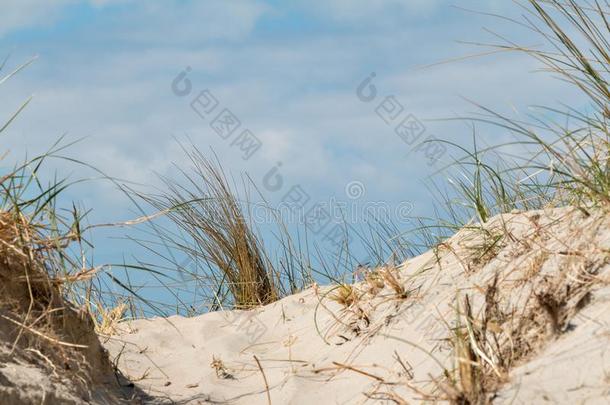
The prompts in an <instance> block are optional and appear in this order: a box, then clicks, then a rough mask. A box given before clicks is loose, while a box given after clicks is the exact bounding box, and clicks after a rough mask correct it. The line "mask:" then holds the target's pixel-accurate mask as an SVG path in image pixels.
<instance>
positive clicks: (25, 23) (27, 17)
mask: <svg viewBox="0 0 610 405" xmlns="http://www.w3.org/2000/svg"><path fill="white" fill-rule="evenodd" d="M74 3H75V0H56V1H45V0H5V1H3V2H2V6H1V9H2V12H1V13H0V38H1V37H2V36H4V35H6V34H7V33H9V32H11V31H14V30H23V29H27V28H31V27H39V26H48V25H51V24H53V23H54V22H55V21H56V20H57V19H58V18H59V17H61V10H62V8H64V7H65V6H67V5H69V4H74Z"/></svg>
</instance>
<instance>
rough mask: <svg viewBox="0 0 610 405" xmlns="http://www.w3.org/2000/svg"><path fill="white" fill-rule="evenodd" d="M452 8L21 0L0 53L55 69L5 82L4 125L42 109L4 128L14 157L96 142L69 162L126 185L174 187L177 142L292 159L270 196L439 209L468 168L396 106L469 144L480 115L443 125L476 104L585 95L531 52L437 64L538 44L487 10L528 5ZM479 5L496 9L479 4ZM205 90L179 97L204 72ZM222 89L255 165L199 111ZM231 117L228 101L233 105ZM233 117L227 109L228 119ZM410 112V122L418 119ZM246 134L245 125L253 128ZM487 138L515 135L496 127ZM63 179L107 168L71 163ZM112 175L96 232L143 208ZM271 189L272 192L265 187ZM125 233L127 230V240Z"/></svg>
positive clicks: (382, 0)
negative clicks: (439, 184)
mask: <svg viewBox="0 0 610 405" xmlns="http://www.w3.org/2000/svg"><path fill="white" fill-rule="evenodd" d="M456 3H457V2H455V1H445V0H412V1H409V0H404V1H397V0H378V1H363V0H327V1H320V2H312V1H305V0H294V1H279V0H276V1H255V0H253V1H241V0H235V1H225V0H203V1H186V0H171V1H170V0H167V1H160V0H158V1H156V0H151V1H139V2H136V1H132V0H92V1H76V0H57V1H53V2H47V1H38V0H28V1H23V0H22V1H19V0H9V1H8V2H3V6H2V9H3V10H2V15H0V54H1V55H5V54H10V55H11V56H10V59H9V62H8V65H7V70H10V69H11V68H14V67H16V66H18V65H19V64H20V63H23V62H25V61H27V60H28V59H29V58H31V57H32V56H34V55H37V56H38V59H37V60H36V61H35V63H34V64H32V65H31V66H30V67H28V68H27V69H26V70H24V71H22V72H21V73H20V74H19V75H17V76H15V77H14V78H12V79H11V80H10V81H9V82H7V83H5V84H4V85H3V86H2V87H0V117H8V116H10V114H11V112H12V111H14V110H15V109H16V108H17V107H18V106H19V104H20V103H21V102H22V101H23V100H24V99H26V98H27V97H28V96H30V95H34V98H33V101H32V103H31V104H30V105H29V106H28V108H27V109H26V110H25V111H24V113H23V114H22V115H21V116H20V117H19V119H18V120H17V121H16V122H15V123H14V124H13V125H12V126H11V127H10V128H9V130H8V131H7V132H6V133H5V134H4V135H3V136H2V138H1V139H2V144H1V145H2V149H8V150H9V151H10V154H9V156H8V157H7V158H5V160H4V162H3V163H5V164H6V163H10V162H13V161H18V160H19V159H21V158H22V157H23V155H24V154H25V153H26V152H27V153H28V154H29V155H34V154H36V153H39V152H42V151H44V150H45V149H46V148H47V147H48V146H50V145H51V144H52V143H53V142H54V141H55V140H56V139H57V137H58V136H60V135H61V134H64V133H65V134H67V139H69V140H74V139H78V138H81V137H85V139H84V140H83V141H81V142H80V143H79V144H77V145H75V146H73V147H72V148H71V149H70V150H69V152H68V154H69V155H70V156H72V157H75V158H78V159H81V160H83V161H85V162H87V163H89V164H92V165H94V166H96V167H97V168H99V169H100V170H102V171H104V172H105V173H106V174H108V175H109V176H113V177H118V178H121V179H124V180H128V181H132V182H136V183H138V184H142V185H143V186H142V187H145V186H144V185H146V186H154V185H156V184H157V185H158V182H157V181H156V180H155V175H154V174H153V173H155V172H156V173H160V174H165V175H168V176H170V177H171V176H174V175H175V171H174V170H173V169H172V164H173V163H176V164H178V165H181V164H182V165H184V164H185V158H184V156H183V154H182V152H181V151H180V148H179V146H178V145H177V143H176V141H175V139H174V137H177V138H178V139H181V140H185V139H186V137H187V136H188V137H189V138H190V139H191V140H192V141H193V143H194V144H195V145H196V146H197V147H199V148H200V149H201V150H204V151H208V150H210V148H213V150H214V151H215V152H216V153H217V154H218V156H219V159H220V160H221V162H222V164H223V166H224V167H225V169H226V170H227V171H230V172H231V173H232V174H233V175H235V176H239V175H240V173H244V172H247V173H248V174H249V175H250V176H251V177H252V179H253V180H254V181H255V183H256V184H257V185H259V186H260V185H261V184H262V179H263V177H264V176H265V174H266V173H268V172H269V170H270V169H271V168H272V167H274V166H275V165H276V164H277V163H278V162H281V175H282V176H283V178H284V179H285V184H286V185H285V186H284V188H283V189H282V190H280V191H278V192H269V191H266V192H265V197H266V198H267V199H268V200H269V201H271V202H272V203H273V204H278V203H279V202H280V201H281V200H282V197H283V195H284V194H285V192H286V191H287V190H288V188H289V187H291V186H292V185H300V186H302V188H303V189H304V190H306V191H307V193H308V195H309V196H310V204H312V203H314V202H316V201H328V200H329V199H330V198H335V199H336V200H340V201H343V200H346V201H350V199H349V197H348V196H346V191H345V189H346V185H348V184H353V183H354V182H357V183H358V184H359V185H362V186H363V187H364V192H363V193H361V194H362V195H360V196H359V199H358V201H359V203H365V202H367V201H373V202H379V201H382V202H387V204H389V205H391V206H392V207H395V206H398V205H399V204H401V203H404V202H408V203H410V204H412V206H413V211H412V214H413V215H427V214H429V213H430V207H431V200H430V195H429V193H428V191H427V190H426V189H425V187H424V181H425V179H426V178H427V176H429V175H430V174H431V173H433V172H434V171H435V170H436V169H437V168H438V167H440V166H442V165H443V164H444V163H447V161H448V160H449V159H450V154H449V153H447V154H445V155H444V156H443V157H442V158H441V160H440V161H439V162H437V163H436V164H433V165H430V164H428V163H429V159H427V157H426V153H425V151H422V150H419V151H417V150H416V151H414V150H413V149H414V147H413V145H408V144H406V143H405V142H404V141H403V140H402V139H400V137H398V136H397V135H396V133H395V132H394V125H395V123H393V124H392V125H388V124H386V123H385V122H384V121H383V119H382V118H380V116H379V115H377V114H376V113H375V109H376V108H377V106H378V105H379V103H380V102H381V101H382V100H383V99H384V98H385V97H387V96H394V97H395V100H397V101H398V102H400V104H401V105H402V106H403V108H404V115H407V114H412V115H413V116H414V117H416V118H417V119H418V120H419V121H421V122H423V123H424V125H425V128H426V132H425V136H434V137H437V138H441V139H446V140H450V141H452V142H457V143H460V144H464V145H467V144H468V143H469V142H470V139H471V138H470V137H471V129H470V128H469V127H468V125H467V124H465V123H459V122H455V121H454V122H439V121H434V120H435V119H439V118H454V117H462V116H466V115H469V114H471V113H472V112H473V111H475V110H476V109H475V107H474V106H473V105H472V104H469V103H468V102H466V101H465V100H464V97H466V98H468V99H469V100H473V101H475V102H477V103H480V104H483V105H486V106H488V107H490V108H493V109H495V110H497V111H500V112H505V113H508V114H510V115H512V116H514V117H520V116H523V115H525V114H527V113H528V112H529V111H528V108H529V106H531V105H540V104H544V105H551V106H554V105H557V103H559V102H564V101H566V100H568V99H569V100H570V101H571V102H572V105H574V103H576V104H578V103H579V100H580V99H579V95H578V94H576V93H575V92H574V90H572V89H571V88H569V87H567V86H566V85H563V84H562V83H560V82H559V81H558V80H556V79H554V78H552V77H550V76H549V75H545V74H542V73H539V72H538V73H536V72H535V71H536V70H537V69H539V68H540V66H538V65H537V64H536V63H535V62H534V61H532V60H531V59H529V58H526V57H524V56H523V55H517V54H495V55H492V56H487V57H479V58H469V59H466V60H462V61H455V62H451V63H443V64H440V65H434V66H431V67H427V68H424V67H425V66H428V65H431V64H435V63H438V62H443V61H447V60H451V59H454V58H461V57H464V56H467V55H472V54H476V53H479V52H482V51H484V50H485V49H482V48H479V47H476V46H473V45H467V44H463V43H460V42H459V41H475V42H487V43H489V42H498V41H499V39H498V38H496V37H494V35H493V33H491V32H490V31H493V32H494V33H498V34H500V35H504V36H506V37H509V38H511V39H512V40H514V41H516V42H518V43H520V44H523V45H528V46H536V45H538V44H540V43H541V42H540V39H539V38H537V37H532V36H531V33H529V32H527V31H525V30H523V29H520V28H519V27H517V26H516V25H514V24H511V23H509V22H507V21H504V20H501V19H499V18H494V17H490V16H486V15H483V14H481V13H492V14H499V15H502V16H506V17H514V18H520V15H521V14H523V13H524V11H523V10H522V9H521V8H520V7H519V6H518V5H517V4H516V3H513V2H510V1H500V0H498V1H472V0H468V1H460V2H459V6H460V8H457V7H454V5H455V4H456ZM462 8H464V9H471V10H475V11H477V12H480V13H475V12H469V11H465V10H463V9H462ZM187 66H188V67H190V69H191V72H190V73H189V75H188V79H189V80H190V81H191V84H192V87H193V90H192V93H191V94H190V95H189V96H185V97H178V96H176V95H175V94H174V93H173V92H172V87H171V84H172V81H173V80H174V78H175V77H176V76H177V75H178V74H179V73H180V72H181V71H182V70H184V69H185V68H186V67H187ZM371 72H375V74H376V77H375V79H374V82H373V84H374V86H375V87H376V89H377V91H378V96H377V98H376V99H375V100H374V101H372V102H370V103H366V102H362V101H361V100H360V99H359V98H358V97H357V95H356V89H357V87H358V86H359V84H360V83H361V82H362V81H363V80H364V79H365V78H366V77H367V76H368V75H369V74H370V73H371ZM204 89H208V90H209V91H210V92H211V93H212V94H213V95H214V96H215V97H216V98H217V99H218V100H219V103H220V106H221V107H224V108H228V109H229V110H231V111H232V112H233V114H234V115H235V116H236V117H237V118H238V119H239V120H240V121H241V124H242V125H241V127H240V128H241V129H245V128H247V129H250V130H251V132H252V133H253V134H254V135H255V136H256V137H257V139H259V140H260V142H261V144H262V147H261V148H260V149H259V150H258V151H257V152H256V154H255V155H253V156H252V157H251V158H250V159H248V160H244V159H242V155H241V153H240V151H239V150H238V149H237V148H236V147H235V146H234V145H233V146H231V140H229V141H226V140H224V139H222V138H221V137H220V136H219V135H218V134H217V133H215V132H214V131H213V130H212V129H211V128H210V121H211V119H212V117H210V118H209V119H208V120H202V119H201V118H200V117H199V116H197V115H196V114H195V113H194V112H193V110H192V109H191V107H190V105H189V103H190V101H191V100H192V99H193V97H194V96H196V94H198V92H199V91H202V90H204ZM219 108H220V107H219ZM216 112H218V110H216V111H215V113H216ZM401 117H402V116H401ZM241 129H240V130H241ZM479 130H480V132H479V134H480V136H481V142H489V143H492V142H493V143H496V142H498V143H499V142H502V141H506V140H508V139H510V138H509V135H508V134H505V133H502V132H501V131H498V130H497V129H491V128H480V129H479ZM54 169H57V170H58V172H59V174H60V175H62V176H71V178H78V177H87V176H91V175H92V173H89V172H87V171H85V170H83V169H80V168H75V167H73V166H69V165H67V164H65V163H61V162H58V163H57V164H56V166H55V167H54ZM113 187H114V186H113V185H112V184H110V183H108V182H91V183H86V184H84V185H80V186H78V187H76V188H75V189H73V190H72V191H71V194H69V198H73V199H76V200H77V201H79V202H80V203H81V204H82V205H84V206H87V207H89V208H92V209H93V212H92V214H91V217H90V220H91V221H92V222H108V221H121V220H126V219H130V218H132V217H133V216H134V214H135V213H134V212H133V207H132V206H131V205H130V204H129V202H128V201H127V200H126V199H125V198H124V197H123V196H122V195H120V194H119V193H117V192H116V190H115V189H114V188H113ZM263 188H264V187H263ZM106 236H107V235H104V234H101V235H97V236H95V238H96V240H95V241H94V242H95V243H96V246H97V249H98V253H97V255H98V257H99V258H100V260H102V261H110V262H112V261H117V260H118V258H121V257H123V256H126V257H129V255H130V253H131V252H130V251H129V249H127V248H125V246H126V245H125V244H123V243H122V242H117V241H116V240H110V239H107V238H106ZM115 236H116V235H115Z"/></svg>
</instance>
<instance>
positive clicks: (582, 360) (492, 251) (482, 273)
mask: <svg viewBox="0 0 610 405" xmlns="http://www.w3.org/2000/svg"><path fill="white" fill-rule="evenodd" d="M609 225H610V221H609V218H606V217H604V216H603V215H601V216H600V215H593V216H590V217H586V216H584V215H583V214H582V213H580V212H577V211H575V210H571V209H556V210H552V211H548V212H530V213H515V214H507V215H504V216H501V217H497V218H494V219H493V220H492V221H490V222H489V223H488V224H486V228H487V229H490V230H491V231H492V232H490V233H491V234H492V235H494V234H495V233H494V232H495V231H496V230H498V229H503V230H504V231H503V232H502V234H503V235H504V237H503V238H502V239H501V242H500V243H497V244H491V247H489V248H488V247H487V244H488V241H486V240H484V239H485V238H484V237H482V236H481V232H472V231H468V230H462V231H460V232H459V233H458V234H456V235H455V236H454V237H453V238H451V239H450V240H449V241H447V243H446V244H444V246H442V249H441V248H439V249H437V250H435V251H430V252H427V253H425V254H423V255H421V256H418V257H415V258H412V259H411V260H409V261H407V262H406V263H404V264H402V265H401V266H399V267H398V269H396V273H395V274H396V277H398V278H399V280H400V283H401V285H403V286H404V287H405V288H406V290H407V291H408V294H407V297H406V298H404V297H399V296H398V295H397V293H396V292H395V291H394V290H393V289H392V288H391V286H389V285H388V283H385V286H384V287H383V288H381V289H379V290H376V289H375V288H372V287H371V285H370V283H366V282H361V283H359V284H357V285H356V286H355V287H356V288H357V289H358V291H359V299H358V300H357V302H355V303H352V304H351V305H350V306H348V307H346V306H344V305H341V304H339V303H337V302H335V301H333V300H332V299H330V297H331V296H332V295H333V294H336V290H335V291H332V288H331V287H317V286H312V287H311V288H309V289H308V290H306V291H304V292H302V293H299V294H296V295H293V296H290V297H287V298H285V299H282V300H281V301H278V302H276V303H274V304H271V305H268V306H265V307H263V308H260V309H257V310H253V311H250V312H242V311H225V312H215V313H208V314H205V315H202V316H198V317H193V318H183V317H178V316H174V317H170V318H167V319H162V318H157V319H148V320H136V321H130V322H124V323H122V324H121V325H120V331H121V332H120V333H119V334H118V335H115V336H112V337H108V338H106V340H105V346H106V347H107V348H108V350H109V351H110V353H111V356H112V358H114V359H115V360H116V361H117V364H118V365H119V368H120V369H121V371H122V372H123V373H124V374H125V375H127V376H128V377H129V378H131V379H132V381H134V382H135V384H136V385H137V387H138V388H140V389H141V390H143V391H144V392H146V393H147V394H149V395H150V396H151V397H152V398H153V399H151V400H149V401H148V402H159V403H165V402H167V403H185V404H186V403H188V404H191V403H192V404H206V403H235V404H268V403H272V404H368V403H401V402H400V401H401V400H403V401H405V402H402V403H413V402H415V403H417V402H419V401H421V400H422V399H425V398H427V399H429V400H430V399H431V398H432V397H433V396H435V395H436V396H437V397H443V391H442V389H439V381H441V377H442V375H443V370H444V369H447V370H453V369H454V365H455V364H456V363H455V355H454V354H453V351H452V346H451V344H450V339H448V338H450V335H451V333H450V330H451V326H450V325H452V324H453V322H454V320H455V319H456V313H458V312H459V307H458V306H456V302H457V303H459V302H462V299H463V298H464V297H465V296H467V295H468V297H469V299H470V300H471V302H472V307H473V308H474V312H475V313H477V314H479V313H480V312H481V308H482V305H483V303H484V301H485V297H486V291H489V288H490V285H491V284H492V283H493V280H494V279H495V278H497V279H498V283H497V295H496V299H497V301H498V302H499V307H500V308H502V310H503V311H504V312H503V313H505V314H512V315H511V317H510V318H508V317H507V318H506V319H508V320H504V321H502V323H500V322H499V321H498V325H496V326H495V328H497V329H499V331H498V333H499V334H500V335H501V333H503V332H505V334H506V335H509V333H508V331H510V330H514V329H515V328H516V326H515V325H516V324H517V323H518V320H519V319H521V318H520V317H523V318H527V319H530V318H531V321H530V324H528V325H529V326H527V327H526V328H524V329H522V330H521V332H519V335H515V334H513V335H512V337H511V338H510V344H509V343H506V344H505V345H504V346H503V347H508V348H509V349H508V350H509V352H510V351H511V350H512V351H514V352H515V353H516V352H519V351H520V352H523V353H525V354H521V355H520V356H518V355H517V354H514V353H512V354H511V355H514V356H515V357H514V358H516V359H518V360H517V361H515V364H513V365H512V366H511V368H510V371H509V373H508V375H504V376H503V380H502V384H501V385H500V387H499V389H498V390H497V394H496V396H495V398H494V403H523V404H526V403H527V404H531V403H549V404H550V403H566V404H568V403H569V404H578V403H586V404H602V403H604V404H605V403H610V353H608V351H609V348H610V345H609V343H610V311H608V309H609V308H610V287H609V283H608V281H609V273H610V266H609V265H608V252H609V251H610V226H609ZM494 240H495V239H494ZM481 252H483V255H482V256H481ZM585 275H586V277H589V278H586V277H585ZM591 280H594V282H593V281H591ZM543 290H544V291H551V293H553V294H556V296H559V295H561V296H562V297H565V302H564V303H563V304H562V307H561V308H562V309H561V311H562V312H561V314H563V315H561V317H562V318H561V319H562V322H563V325H564V326H563V327H562V329H561V331H559V332H553V329H552V328H550V326H549V324H550V323H549V322H546V323H545V322H543V321H541V320H544V319H546V318H545V317H546V316H547V314H545V313H544V311H543V310H542V309H541V308H542V307H537V306H536V305H538V304H535V303H536V302H541V301H536V300H535V299H533V298H532V297H534V296H536V295H537V294H538V295H539V293H540V291H543ZM540 305H542V304H540ZM549 316H550V315H549Z"/></svg>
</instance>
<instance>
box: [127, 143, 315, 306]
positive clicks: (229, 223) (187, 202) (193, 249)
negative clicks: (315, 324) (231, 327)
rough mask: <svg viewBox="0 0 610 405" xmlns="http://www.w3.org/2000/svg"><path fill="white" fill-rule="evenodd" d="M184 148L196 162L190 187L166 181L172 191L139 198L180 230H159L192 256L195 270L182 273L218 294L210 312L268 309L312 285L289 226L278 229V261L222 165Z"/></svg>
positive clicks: (174, 247) (165, 240)
mask: <svg viewBox="0 0 610 405" xmlns="http://www.w3.org/2000/svg"><path fill="white" fill-rule="evenodd" d="M184 150H185V153H186V155H187V156H188V158H189V161H190V163H191V170H190V171H186V170H182V169H181V170H180V172H181V174H182V175H183V177H184V179H185V180H186V184H180V183H179V182H178V181H175V180H172V179H169V178H162V180H163V183H164V185H165V187H166V190H167V191H164V192H162V193H159V194H154V195H153V194H147V195H143V194H139V196H140V197H142V198H143V199H144V200H145V201H146V202H147V203H148V204H150V205H151V206H152V207H153V208H155V209H156V210H159V211H163V212H165V213H166V217H167V218H168V219H169V220H170V221H171V224H170V225H173V226H174V227H175V228H177V229H178V230H179V233H177V232H174V231H173V230H171V229H170V227H164V228H161V227H157V228H155V232H156V235H157V236H159V237H160V239H161V241H162V243H163V245H164V246H165V247H166V248H168V249H170V250H172V251H178V252H182V253H183V254H186V256H187V257H188V262H190V263H191V268H195V270H189V269H185V268H184V267H183V266H180V268H179V272H180V273H181V274H182V275H183V276H184V275H185V274H186V275H188V276H190V277H192V278H194V279H195V280H197V282H198V283H199V286H201V287H202V288H203V289H205V290H207V291H211V292H212V294H211V296H210V297H208V299H209V301H211V302H213V305H211V307H210V308H209V309H211V310H215V309H221V308H224V307H227V306H228V307H234V308H239V309H248V308H253V307H256V306H259V305H265V304H268V303H271V302H274V301H276V300H278V299H279V298H281V297H282V296H284V295H286V294H287V293H294V292H296V291H298V290H300V289H301V288H302V287H303V286H304V285H305V284H306V283H310V282H312V279H311V276H310V275H309V273H308V269H309V266H308V264H307V261H305V260H304V259H303V258H302V255H301V254H300V250H299V248H297V247H295V245H294V243H293V242H292V239H291V237H290V235H289V234H288V232H287V230H286V228H285V227H283V226H281V225H279V226H278V232H277V235H279V236H278V240H279V246H280V257H279V259H278V258H277V257H275V258H273V257H271V255H270V254H269V253H268V249H267V247H266V246H265V245H264V244H263V240H262V238H261V236H260V233H259V232H258V231H257V229H256V228H255V226H254V225H253V224H252V222H251V221H250V220H249V218H248V217H247V212H246V211H245V209H244V205H246V206H247V204H248V202H247V201H245V202H244V201H241V200H240V199H239V197H238V196H237V194H236V193H235V191H234V188H233V187H231V186H230V183H229V181H228V179H227V178H226V176H225V174H224V172H223V170H222V168H221V166H220V165H219V164H218V163H217V162H213V161H211V160H209V159H207V158H206V157H205V156H204V155H203V154H202V153H201V152H200V151H199V150H197V149H195V148H193V149H192V150H188V151H187V150H186V149H184ZM274 259H276V260H274ZM174 264H176V263H175V262H174ZM199 266H200V267H199ZM199 270H201V271H199Z"/></svg>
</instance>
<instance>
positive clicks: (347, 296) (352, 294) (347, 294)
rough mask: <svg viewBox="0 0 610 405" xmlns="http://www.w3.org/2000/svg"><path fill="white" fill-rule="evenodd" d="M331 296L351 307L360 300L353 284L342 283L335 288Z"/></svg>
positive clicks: (334, 299) (332, 298) (337, 301)
mask: <svg viewBox="0 0 610 405" xmlns="http://www.w3.org/2000/svg"><path fill="white" fill-rule="evenodd" d="M329 298H330V299H331V300H333V301H335V302H336V303H338V304H340V305H342V306H344V307H346V308H349V307H351V306H352V305H354V304H355V303H357V302H358V301H359V296H358V291H357V290H356V288H355V287H354V286H353V285H351V284H340V285H338V286H337V287H335V288H334V292H333V293H332V294H330V295H329Z"/></svg>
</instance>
